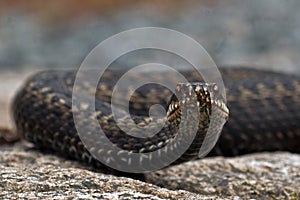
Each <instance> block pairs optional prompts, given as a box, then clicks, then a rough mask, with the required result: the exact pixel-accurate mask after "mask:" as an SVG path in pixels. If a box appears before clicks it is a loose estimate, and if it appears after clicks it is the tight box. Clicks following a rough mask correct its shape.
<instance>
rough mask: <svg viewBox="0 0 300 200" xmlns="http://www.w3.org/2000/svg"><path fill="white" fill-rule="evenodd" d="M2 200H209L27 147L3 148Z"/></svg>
mask: <svg viewBox="0 0 300 200" xmlns="http://www.w3.org/2000/svg"><path fill="white" fill-rule="evenodd" d="M0 153H1V154H0V163H1V165H0V199H19V198H28V199H35V198H44V199H70V198H72V199H73V198H75V199H87V198H88V199H99V198H103V199H206V198H208V197H207V196H202V195H197V194H193V193H190V192H187V191H183V190H176V191H172V190H168V189H164V188H160V187H158V186H155V185H152V184H149V183H144V182H141V181H138V180H134V179H130V178H124V177H115V176H111V175H105V174H101V173H97V172H93V171H92V170H89V169H88V168H86V169H85V168H84V166H82V165H81V164H79V163H77V162H74V161H68V160H64V159H61V158H58V157H56V156H52V155H44V154H42V153H39V152H37V151H33V150H26V146H24V145H23V144H16V145H14V146H1V147H0Z"/></svg>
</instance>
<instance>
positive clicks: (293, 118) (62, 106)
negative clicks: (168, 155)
mask: <svg viewBox="0 0 300 200" xmlns="http://www.w3.org/2000/svg"><path fill="white" fill-rule="evenodd" d="M220 71H221V74H222V78H223V80H224V83H225V86H226V93H227V105H228V108H229V110H230V114H229V119H228V121H227V123H226V124H225V126H224V128H223V131H222V134H221V136H220V138H219V140H218V142H217V144H216V145H215V147H214V148H213V149H212V151H211V152H210V154H209V155H210V156H214V155H223V156H235V155H240V154H246V153H252V152H259V151H276V150H286V151H291V152H298V153H299V152H300V123H299V122H300V112H299V111H300V77H298V76H296V75H288V74H281V73H276V72H271V71H266V70H259V69H251V68H240V67H238V68H220ZM180 73H182V74H183V75H184V76H185V77H186V78H187V79H188V81H190V82H199V81H201V77H199V74H195V73H194V72H192V71H181V72H180ZM121 74H122V73H120V72H106V73H105V74H104V75H103V77H102V79H101V81H102V82H101V83H100V84H99V87H98V88H97V92H96V99H97V100H96V102H95V104H96V110H97V111H98V112H96V118H97V119H98V121H99V123H100V124H101V126H102V127H103V129H105V134H106V136H107V137H108V138H109V139H110V140H111V141H112V142H113V143H114V144H116V145H118V146H119V147H121V148H122V149H125V150H131V151H134V152H150V151H152V150H156V149H157V148H160V147H162V146H164V145H166V144H167V143H168V142H169V141H170V139H172V138H174V137H175V136H174V133H175V132H176V130H178V127H179V124H180V116H181V113H182V112H183V107H182V108H180V105H181V104H180V100H178V99H176V98H175V97H174V95H173V94H172V92H171V91H170V90H167V89H165V88H163V87H160V86H157V85H146V86H145V87H144V88H142V89H140V90H137V91H136V92H135V93H133V95H132V97H131V101H130V114H131V118H132V119H134V123H137V124H140V125H145V124H149V123H150V121H152V122H157V121H156V120H159V119H151V118H149V116H148V112H149V108H150V106H151V105H153V104H157V103H158V104H161V105H163V106H164V107H165V108H166V110H167V111H168V112H167V113H168V116H167V121H166V125H165V126H164V127H163V129H162V130H161V131H160V132H159V133H158V134H156V135H155V136H153V137H151V138H142V139H138V138H135V137H132V136H127V135H126V134H124V133H121V132H122V131H120V129H118V127H117V125H116V123H115V121H114V120H113V119H112V117H111V110H110V109H109V104H108V103H107V102H110V100H111V95H112V89H113V87H114V84H115V83H116V81H117V80H118V78H119V77H120V76H121ZM148 74H149V73H148ZM150 74H151V73H150ZM75 75H76V72H75V71H72V70H67V71H54V70H48V71H43V72H39V73H37V74H35V75H33V76H31V77H30V78H29V79H28V80H27V81H26V83H25V84H24V85H23V86H22V88H21V89H20V90H19V91H18V93H17V94H16V96H15V98H14V101H13V104H12V110H13V116H14V120H15V124H16V127H17V130H18V132H19V133H20V134H21V135H22V136H23V138H25V139H26V140H28V141H30V142H32V143H34V144H35V146H36V147H37V148H39V149H42V150H46V151H50V152H56V153H58V154H59V155H62V156H66V157H70V158H74V159H77V160H81V161H87V162H89V163H94V164H95V163H96V165H101V164H99V162H97V161H96V160H95V159H93V157H92V156H91V155H90V154H89V152H88V151H87V150H86V149H85V147H84V145H83V144H82V142H81V140H80V138H79V137H78V135H77V132H76V128H75V125H74V121H73V115H72V112H73V111H72V106H71V104H72V99H71V98H72V89H73V84H74V78H75ZM153 76H155V77H159V78H165V79H172V77H170V76H168V74H163V73H161V74H160V73H154V74H153ZM138 78H141V79H142V77H141V76H139V77H138ZM89 87H90V86H89V84H88V83H86V84H83V85H82V88H81V90H82V96H84V95H85V94H88V93H89ZM189 87H191V89H192V90H194V91H196V96H195V98H196V101H197V102H198V104H197V105H198V109H199V113H200V122H199V124H195V123H193V122H192V121H193V120H191V118H190V119H188V120H187V121H190V122H189V123H188V124H187V125H185V126H184V128H186V129H194V128H195V126H198V127H200V131H198V133H197V135H196V137H195V139H194V141H193V143H192V144H191V146H190V147H189V148H188V149H187V150H186V151H185V153H184V154H183V155H182V156H181V157H179V158H178V159H177V160H176V161H175V162H174V163H175V164H176V163H177V164H178V163H181V162H185V161H188V160H192V159H195V158H197V155H198V151H199V148H200V146H201V142H203V141H202V140H203V136H204V135H205V130H207V128H208V126H209V113H210V112H211V109H212V105H213V99H211V98H210V94H207V90H209V87H210V86H209V85H207V84H195V85H193V84H192V85H190V86H189ZM129 91H130V89H128V90H125V91H123V92H124V94H121V96H122V95H126V94H127V93H128V92H129ZM209 91H210V90H209ZM205 92H206V93H205ZM210 92H212V91H210ZM120 99H121V97H120ZM170 99H171V100H170ZM219 100H220V101H221V100H222V99H219ZM215 102H216V100H215ZM219 103H220V102H219ZM222 103H225V102H222ZM87 106H88V105H87ZM219 106H220V105H219ZM221 107H222V106H221ZM194 109H195V108H194ZM223 111H224V110H223ZM221 113H222V112H221ZM89 117H90V116H82V123H83V124H84V123H89V122H88V120H85V119H87V118H89ZM125 123H127V122H126V121H125ZM127 125H128V126H130V123H127ZM191 126H193V127H191ZM88 127H90V128H91V131H93V125H92V124H91V125H90V126H88ZM88 131H89V130H88ZM94 131H95V130H94ZM188 132H189V131H188V130H187V133H188ZM99 148H101V147H99ZM101 166H102V165H101ZM102 167H103V166H102Z"/></svg>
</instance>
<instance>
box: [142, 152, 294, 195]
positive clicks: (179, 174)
mask: <svg viewBox="0 0 300 200" xmlns="http://www.w3.org/2000/svg"><path fill="white" fill-rule="evenodd" d="M146 180H147V181H148V182H150V183H154V184H156V185H159V186H162V187H166V188H169V189H173V190H176V189H184V190H188V191H191V192H194V193H197V194H202V195H216V196H220V197H229V198H234V197H235V198H238V197H239V198H242V199H250V198H253V199H300V155H298V154H291V153H286V152H277V153H258V154H252V155H246V156H241V157H236V158H222V157H217V158H207V159H202V160H197V161H192V162H187V163H185V164H181V165H178V166H173V167H170V168H166V169H164V170H160V171H157V172H153V173H149V174H146Z"/></svg>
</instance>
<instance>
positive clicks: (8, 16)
mask: <svg viewBox="0 0 300 200" xmlns="http://www.w3.org/2000/svg"><path fill="white" fill-rule="evenodd" d="M299 10H300V1H298V0H245V1H239V0H227V1H222V0H214V1H210V0H186V1H184V0H178V1H171V0H152V1H138V0H110V1H101V0H87V1H77V0H59V1H58V0H53V1H41V0H14V1H10V0H0V80H1V82H2V83H1V84H0V90H1V92H2V95H1V96H0V97H1V98H2V100H1V98H0V103H1V104H0V116H1V117H2V120H1V119H0V125H1V121H2V123H3V121H4V123H6V121H5V120H3V115H2V114H1V106H2V107H7V106H6V104H5V103H3V102H6V101H8V97H7V96H11V95H12V91H14V90H15V88H17V87H18V86H19V85H20V84H21V80H23V78H24V77H26V76H27V74H28V73H30V72H32V71H33V70H35V69H45V68H76V67H78V66H80V64H81V62H82V61H83V59H84V58H85V56H86V55H87V54H88V53H89V52H90V51H91V50H92V49H93V48H94V47H95V46H96V45H97V44H99V43H100V42H101V41H103V40H104V39H106V38H108V37H110V36H112V35H114V34H117V33H119V32H120V31H125V30H127V29H130V28H137V27H144V26H158V27H165V28H171V29H174V30H177V31H180V32H183V33H185V34H187V35H189V36H191V37H193V38H194V39H196V40H197V41H198V42H200V43H201V44H202V45H203V47H204V48H205V49H206V50H207V51H208V53H209V54H210V55H211V57H212V58H213V59H214V61H215V62H216V64H217V65H248V66H249V65H251V66H256V67H265V68H272V69H274V70H277V71H285V72H288V73H298V74H300V67H299V63H300V55H299V52H300V12H299ZM125 60H126V59H125ZM127 61H128V60H127ZM17 74H21V75H20V76H19V75H17ZM3 94H8V95H3ZM3 96H5V97H3ZM3 98H4V100H3Z"/></svg>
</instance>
